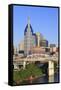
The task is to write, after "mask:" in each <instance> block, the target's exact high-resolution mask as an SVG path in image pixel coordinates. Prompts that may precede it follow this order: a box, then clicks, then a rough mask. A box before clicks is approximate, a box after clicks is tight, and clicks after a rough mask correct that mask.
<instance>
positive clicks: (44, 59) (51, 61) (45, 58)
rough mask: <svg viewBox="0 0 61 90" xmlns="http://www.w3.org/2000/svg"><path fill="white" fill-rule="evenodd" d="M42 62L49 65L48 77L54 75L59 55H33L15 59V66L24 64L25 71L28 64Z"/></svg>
mask: <svg viewBox="0 0 61 90" xmlns="http://www.w3.org/2000/svg"><path fill="white" fill-rule="evenodd" d="M36 61H39V62H42V63H46V62H47V63H48V75H49V76H51V75H54V63H55V62H56V63H58V55H53V56H50V55H48V54H33V55H28V56H27V57H20V56H17V57H15V56H14V57H13V64H14V66H16V65H17V66H18V65H21V62H22V64H23V69H25V68H26V62H36Z"/></svg>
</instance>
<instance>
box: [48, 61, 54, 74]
mask: <svg viewBox="0 0 61 90" xmlns="http://www.w3.org/2000/svg"><path fill="white" fill-rule="evenodd" d="M48 75H49V76H51V75H54V62H53V61H49V62H48Z"/></svg>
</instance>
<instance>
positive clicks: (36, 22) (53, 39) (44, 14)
mask: <svg viewBox="0 0 61 90" xmlns="http://www.w3.org/2000/svg"><path fill="white" fill-rule="evenodd" d="M28 16H29V17H30V23H31V25H32V28H33V32H34V33H36V32H40V33H42V35H43V36H44V37H45V38H46V39H47V40H48V41H49V43H55V44H56V45H57V44H58V8H50V7H49V8H47V7H29V6H15V5H14V8H13V41H14V46H18V44H19V43H20V42H21V40H23V39H24V30H25V27H26V25H27V19H28Z"/></svg>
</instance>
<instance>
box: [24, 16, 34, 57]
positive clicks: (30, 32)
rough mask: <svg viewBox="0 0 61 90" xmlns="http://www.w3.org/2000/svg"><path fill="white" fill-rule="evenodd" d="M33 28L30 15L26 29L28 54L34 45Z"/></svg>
mask: <svg viewBox="0 0 61 90" xmlns="http://www.w3.org/2000/svg"><path fill="white" fill-rule="evenodd" d="M32 35H33V29H32V26H31V24H30V18H29V17H28V24H27V26H26V28H25V31H24V54H25V55H26V56H27V55H28V54H30V53H31V48H32V46H33V43H32V40H33V36H32Z"/></svg>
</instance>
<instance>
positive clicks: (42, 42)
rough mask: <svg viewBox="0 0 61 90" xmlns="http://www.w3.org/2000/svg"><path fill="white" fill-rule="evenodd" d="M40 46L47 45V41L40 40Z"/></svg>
mask: <svg viewBox="0 0 61 90" xmlns="http://www.w3.org/2000/svg"><path fill="white" fill-rule="evenodd" d="M40 46H43V47H48V41H47V40H41V41H40Z"/></svg>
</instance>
